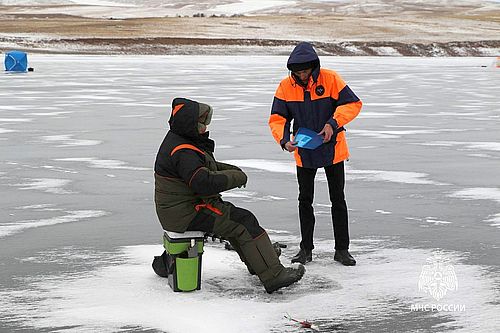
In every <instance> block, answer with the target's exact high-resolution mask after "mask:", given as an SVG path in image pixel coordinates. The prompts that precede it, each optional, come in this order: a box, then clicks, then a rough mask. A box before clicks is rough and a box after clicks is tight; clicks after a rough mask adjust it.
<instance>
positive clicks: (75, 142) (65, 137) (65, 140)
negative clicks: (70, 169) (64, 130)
mask: <svg viewBox="0 0 500 333" xmlns="http://www.w3.org/2000/svg"><path fill="white" fill-rule="evenodd" d="M73 136H74V135H73V134H60V135H47V136H42V137H41V139H42V140H43V141H45V142H50V143H60V145H57V147H74V146H96V145H99V144H101V143H102V141H99V140H82V139H73Z"/></svg>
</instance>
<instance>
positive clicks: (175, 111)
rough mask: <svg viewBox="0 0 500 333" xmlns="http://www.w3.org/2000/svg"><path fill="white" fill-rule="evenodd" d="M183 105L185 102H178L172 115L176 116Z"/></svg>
mask: <svg viewBox="0 0 500 333" xmlns="http://www.w3.org/2000/svg"><path fill="white" fill-rule="evenodd" d="M183 106H184V104H177V105H176V106H175V108H174V109H173V110H172V116H175V114H176V113H177V111H179V110H180V109H181V108H182V107H183Z"/></svg>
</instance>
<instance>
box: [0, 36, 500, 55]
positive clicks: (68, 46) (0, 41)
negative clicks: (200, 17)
mask: <svg viewBox="0 0 500 333" xmlns="http://www.w3.org/2000/svg"><path fill="white" fill-rule="evenodd" d="M298 42H299V40H273V39H239V38H236V39H228V38H178V37H156V38H58V39H55V38H30V37H0V51H2V52H5V51H8V50H11V49H18V50H22V51H27V52H33V53H60V54H109V55H119V54H124V55H141V54H143V55H148V54H149V55H190V54H191V55H203V54H207V55H251V54H255V55H287V54H289V52H290V50H291V48H293V46H294V45H296V44H297V43H298ZM312 43H313V44H314V46H315V48H316V49H317V51H318V53H319V54H321V55H332V56H413V57H443V56H444V57H462V56H474V57H492V56H497V55H499V54H500V52H499V50H500V40H484V41H452V42H437V43H402V42H384V41H373V42H370V41H342V42H331V43H328V42H314V41H313V42H312ZM8 45H10V46H8ZM6 46H8V47H6Z"/></svg>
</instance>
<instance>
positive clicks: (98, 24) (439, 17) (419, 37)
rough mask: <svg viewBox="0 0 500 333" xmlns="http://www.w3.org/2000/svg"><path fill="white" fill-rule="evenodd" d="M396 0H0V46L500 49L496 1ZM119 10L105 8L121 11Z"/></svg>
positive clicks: (419, 52)
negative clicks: (254, 8) (12, 2)
mask: <svg viewBox="0 0 500 333" xmlns="http://www.w3.org/2000/svg"><path fill="white" fill-rule="evenodd" d="M381 1H382V0H381ZM400 2H401V1H400ZM398 3H399V2H398ZM401 6H402V8H403V9H401V11H399V12H391V13H380V12H369V11H365V12H363V11H357V12H355V13H352V14H349V15H342V14H330V15H324V16H315V15H291V14H290V15H288V14H285V15H281V14H280V15H274V14H268V15H260V16H236V17H221V16H217V17H205V16H196V15H193V16H182V17H180V16H179V17H134V18H128V19H117V18H114V17H100V18H99V17H83V16H73V15H68V14H64V12H65V11H69V10H70V9H71V10H77V9H78V11H80V10H83V9H85V10H87V11H89V10H91V9H92V10H103V8H102V7H92V6H70V7H57V6H52V7H50V6H49V7H44V6H1V5H0V13H1V14H0V51H3V52H5V51H7V50H11V49H20V50H25V51H29V52H37V53H66V54H115V55H116V54H130V55H133V54H152V55H153V54H161V55H188V54H196V55H203V54H208V55H254V54H255V55H287V54H289V53H290V51H291V49H292V47H293V46H294V45H296V44H297V43H298V42H299V41H309V42H312V43H313V44H314V45H315V47H316V49H317V50H318V52H319V53H320V54H322V55H334V56H417V57H440V56H452V57H460V56H487V57H490V56H499V55H500V35H499V33H498V32H499V31H500V10H499V9H498V8H500V7H499V6H498V5H495V6H493V5H492V6H490V7H488V8H484V7H473V6H472V7H467V6H459V5H456V6H451V7H446V6H445V7H442V6H441V7H436V8H434V7H432V8H427V7H426V6H413V7H412V6H410V7H408V8H406V7H404V4H403V2H401ZM393 7H394V6H392V7H391V6H389V7H387V6H386V7H383V8H393ZM396 7H397V6H396ZM396 7H394V8H396ZM349 8H351V7H348V9H349ZM351 9H352V8H351ZM120 10H124V9H123V8H122V9H120ZM78 11H77V12H78ZM117 11H118V9H116V10H114V11H110V12H109V14H111V13H115V14H120V13H121V12H120V11H118V12H117Z"/></svg>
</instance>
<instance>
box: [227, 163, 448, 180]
mask: <svg viewBox="0 0 500 333" xmlns="http://www.w3.org/2000/svg"><path fill="white" fill-rule="evenodd" d="M224 163H229V164H234V165H237V166H239V167H242V168H253V169H259V170H264V171H269V172H278V173H292V174H295V172H296V167H295V162H293V161H290V162H283V161H272V160H258V159H247V160H226V161H224ZM318 173H319V174H324V171H323V170H322V169H320V170H318ZM427 176H428V174H426V173H420V172H411V171H385V170H354V169H351V168H349V167H348V168H347V169H346V177H347V178H348V179H351V180H364V181H385V182H393V183H402V184H421V185H447V184H445V183H440V182H436V181H433V180H429V179H427V178H426V177H427ZM320 179H321V178H320ZM325 181H326V180H325Z"/></svg>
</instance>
